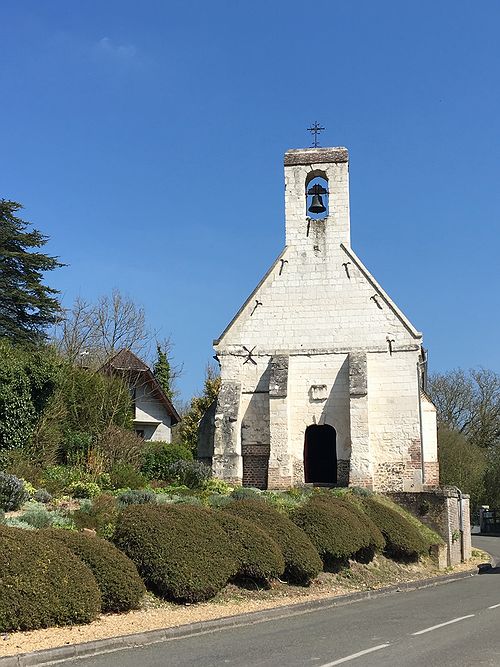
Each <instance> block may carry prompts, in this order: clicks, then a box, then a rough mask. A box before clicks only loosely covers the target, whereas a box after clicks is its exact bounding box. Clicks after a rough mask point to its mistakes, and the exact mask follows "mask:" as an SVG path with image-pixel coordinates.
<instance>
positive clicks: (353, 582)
mask: <svg viewBox="0 0 500 667" xmlns="http://www.w3.org/2000/svg"><path fill="white" fill-rule="evenodd" d="M484 562H489V556H487V555H486V554H484V553H483V552H478V551H474V557H473V558H472V560H470V561H468V562H467V563H464V564H462V565H460V566H457V567H455V568H453V570H451V569H449V570H447V571H444V572H443V571H442V570H438V569H437V568H436V566H435V564H434V563H432V562H431V561H429V560H427V561H425V562H421V563H417V564H411V565H403V564H398V563H394V562H393V561H390V560H387V559H386V558H384V557H383V556H378V557H376V558H375V560H374V561H373V562H372V563H370V564H368V565H362V564H360V563H355V562H353V563H351V567H350V568H349V569H347V570H344V571H342V572H340V573H338V574H333V573H327V572H323V573H321V575H320V576H319V577H318V579H316V580H315V581H314V582H313V583H312V584H311V586H309V587H308V588H302V587H299V586H291V585H289V584H283V583H279V582H278V583H276V584H275V586H274V587H273V588H271V589H270V590H256V589H253V590H250V589H245V588H241V587H236V586H234V585H228V586H226V588H225V589H224V590H223V591H222V592H221V593H220V594H219V595H218V596H217V597H215V598H214V599H213V600H210V601H209V602H204V603H201V604H192V605H179V604H173V603H171V602H165V601H163V600H160V599H158V598H156V597H154V596H153V595H151V594H149V593H148V594H147V595H146V596H145V598H144V600H143V603H142V606H141V609H138V610H136V611H131V612H128V613H127V614H104V615H102V616H101V617H100V618H99V619H98V620H97V621H94V622H93V623H90V624H88V625H78V626H69V627H55V628H46V629H43V630H32V631H30V632H14V633H4V634H0V656H7V655H15V654H17V653H28V652H31V651H38V650H40V649H47V648H54V647H56V646H64V645H68V644H79V643H82V642H88V641H93V640H96V639H105V638H108V637H117V636H119V635H129V634H133V633H136V632H144V631H147V630H157V629H161V628H171V627H177V626H180V625H185V624H187V623H196V622H198V621H207V620H213V619H216V618H223V617H227V616H235V615H237V614H243V613H246V612H252V611H261V610H263V609H271V608H275V607H282V606H285V605H290V604H298V603H300V602H308V601H310V600H322V599H326V598H334V597H335V596H338V595H343V594H346V593H352V592H353V591H360V590H376V589H377V588H382V587H384V586H388V585H391V584H396V583H402V582H408V581H418V580H419V579H425V578H428V577H434V576H435V577H437V576H439V575H443V574H450V573H455V572H461V571H467V570H471V569H473V568H474V567H476V566H477V565H479V564H480V563H484Z"/></svg>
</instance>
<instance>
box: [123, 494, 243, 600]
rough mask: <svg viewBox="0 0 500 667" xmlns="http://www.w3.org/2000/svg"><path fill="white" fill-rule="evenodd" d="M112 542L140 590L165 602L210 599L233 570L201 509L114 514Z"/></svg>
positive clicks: (152, 508)
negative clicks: (128, 562)
mask: <svg viewBox="0 0 500 667" xmlns="http://www.w3.org/2000/svg"><path fill="white" fill-rule="evenodd" d="M114 541H115V544H116V545H117V546H118V547H119V548H120V549H122V550H123V551H124V552H125V553H126V554H127V556H129V558H131V559H132V560H133V561H134V563H135V564H136V566H137V569H138V570H139V573H140V574H141V576H142V578H143V579H144V581H145V583H146V586H148V587H149V588H151V589H152V590H153V591H155V592H156V593H158V594H159V595H161V596H163V597H165V598H168V599H173V600H179V601H187V602H199V601H200V600H206V599H208V598H211V597H213V596H214V595H216V594H217V593H218V592H219V591H220V590H221V589H222V588H223V587H224V586H225V585H226V583H227V582H228V580H229V579H230V578H231V577H233V576H234V575H235V574H236V572H238V569H239V563H238V559H237V557H236V555H235V553H234V549H233V547H232V545H231V542H230V540H229V538H228V537H227V535H226V533H225V532H224V530H223V529H222V528H221V526H220V525H219V523H218V522H217V520H216V519H215V517H214V515H213V513H212V512H211V511H210V510H208V509H206V508H202V507H195V506H193V505H132V506H130V507H127V508H126V509H125V510H123V512H122V513H121V514H120V516H119V518H118V522H117V525H116V530H115V535H114Z"/></svg>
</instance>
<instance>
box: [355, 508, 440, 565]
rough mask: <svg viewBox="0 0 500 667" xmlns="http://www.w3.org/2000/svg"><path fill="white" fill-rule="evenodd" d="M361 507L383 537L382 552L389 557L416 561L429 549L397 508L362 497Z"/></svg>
mask: <svg viewBox="0 0 500 667" xmlns="http://www.w3.org/2000/svg"><path fill="white" fill-rule="evenodd" d="M362 502H363V507H364V509H365V511H366V513H367V514H368V516H369V517H370V518H371V519H372V521H373V522H374V523H375V524H376V525H377V527H378V528H379V529H380V531H381V532H382V535H383V536H384V538H385V543H386V544H385V549H384V553H385V554H386V555H387V556H389V557H390V558H394V559H395V560H403V561H417V560H418V558H419V556H421V555H423V554H425V553H426V552H428V550H429V545H428V544H427V543H426V541H425V540H424V539H423V537H422V536H421V535H420V533H419V531H418V529H417V528H416V527H415V526H414V525H413V524H412V523H411V522H410V521H408V519H406V518H405V517H404V516H403V515H402V514H400V513H399V512H398V511H397V510H395V509H392V507H389V506H388V505H386V504H385V503H383V502H381V501H379V500H377V499H376V497H375V496H370V497H365V498H363V499H362Z"/></svg>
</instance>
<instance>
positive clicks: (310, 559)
mask: <svg viewBox="0 0 500 667" xmlns="http://www.w3.org/2000/svg"><path fill="white" fill-rule="evenodd" d="M221 511H223V512H229V513H230V514H234V515H236V516H239V517H241V518H243V519H248V520H249V521H252V522H253V523H255V524H256V525H257V526H259V528H262V530H264V531H265V532H266V533H267V534H268V535H269V536H270V537H271V539H273V540H274V541H275V542H276V544H277V545H278V546H279V548H280V549H281V553H282V554H283V557H284V559H285V572H284V575H283V576H284V578H285V579H286V580H287V581H289V582H290V583H293V584H300V585H302V586H307V585H308V584H309V583H310V582H311V581H312V580H313V579H314V578H315V577H317V576H318V574H319V573H320V572H321V570H322V562H321V558H320V557H319V554H318V552H317V550H316V548H315V547H314V545H313V544H312V542H311V540H310V539H309V538H308V537H307V535H306V534H305V533H304V531H303V530H301V529H300V528H299V527H298V526H296V525H295V524H294V523H293V522H292V521H291V520H290V519H289V518H288V517H287V516H286V515H284V514H282V513H281V512H278V510H276V509H274V507H271V505H269V504H268V503H267V502H266V501H265V500H252V499H248V500H235V501H234V502H232V503H231V504H230V505H228V506H227V507H225V508H223V510H221Z"/></svg>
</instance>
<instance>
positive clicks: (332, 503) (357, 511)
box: [309, 491, 385, 563]
mask: <svg viewBox="0 0 500 667" xmlns="http://www.w3.org/2000/svg"><path fill="white" fill-rule="evenodd" d="M348 498H349V494H344V495H343V496H341V497H338V496H334V495H333V494H332V493H330V492H328V491H327V492H315V493H314V494H313V495H312V496H311V498H310V501H309V502H310V503H315V502H317V503H322V504H323V505H326V506H328V507H334V508H337V507H343V508H344V509H346V510H347V511H348V512H349V513H350V514H351V515H354V516H355V517H356V518H357V520H358V522H359V523H360V524H361V525H362V526H363V531H364V534H365V535H366V536H367V538H368V544H367V546H363V547H361V548H360V549H359V550H358V551H357V552H356V553H355V554H353V556H352V557H353V558H354V560H357V561H360V562H362V563H369V562H370V561H372V560H373V557H374V555H375V552H376V551H383V549H384V547H385V539H384V536H383V535H382V533H381V531H380V530H379V528H378V527H377V525H376V524H375V523H374V522H373V521H372V520H371V519H370V517H369V516H368V515H367V514H366V512H363V510H362V509H361V508H360V507H359V505H358V504H356V502H351V501H349V500H348Z"/></svg>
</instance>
